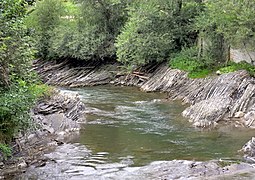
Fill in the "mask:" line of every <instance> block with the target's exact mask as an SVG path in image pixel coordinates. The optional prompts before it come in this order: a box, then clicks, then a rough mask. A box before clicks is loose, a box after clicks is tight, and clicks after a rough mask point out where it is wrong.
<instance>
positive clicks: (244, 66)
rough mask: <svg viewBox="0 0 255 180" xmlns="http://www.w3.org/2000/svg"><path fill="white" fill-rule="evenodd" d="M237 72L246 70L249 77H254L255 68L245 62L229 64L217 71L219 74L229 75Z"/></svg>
mask: <svg viewBox="0 0 255 180" xmlns="http://www.w3.org/2000/svg"><path fill="white" fill-rule="evenodd" d="M238 70H246V71H248V72H249V73H250V75H251V76H253V77H254V76H255V66H254V65H251V64H249V63H247V62H245V61H242V62H239V63H235V62H229V63H228V64H227V65H225V66H223V67H222V68H220V69H219V71H220V72H221V73H230V72H235V71H238Z"/></svg>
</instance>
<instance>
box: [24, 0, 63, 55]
mask: <svg viewBox="0 0 255 180" xmlns="http://www.w3.org/2000/svg"><path fill="white" fill-rule="evenodd" d="M63 13H64V11H63V4H62V0H43V1H38V2H37V3H36V8H35V11H33V12H32V13H31V15H30V16H29V18H28V20H27V21H26V24H27V25H28V26H30V27H31V28H35V30H36V34H35V35H36V36H35V37H36V39H37V49H38V55H39V56H41V57H43V58H49V57H51V54H50V46H51V37H52V34H53V30H54V29H55V28H56V27H57V26H58V25H59V23H60V18H61V15H62V14H63Z"/></svg>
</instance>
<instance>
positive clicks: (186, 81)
mask: <svg viewBox="0 0 255 180" xmlns="http://www.w3.org/2000/svg"><path fill="white" fill-rule="evenodd" d="M34 69H35V70H36V71H37V72H38V73H39V75H40V76H41V77H42V78H43V80H44V82H45V83H47V84H51V85H56V86H69V87H82V86H94V85H103V84H114V85H125V86H137V87H140V88H141V90H142V91H146V92H153V91H160V92H165V93H167V94H168V97H169V99H171V100H177V99H179V100H182V102H183V103H184V104H189V105H190V106H189V107H188V108H187V109H185V110H184V111H183V116H185V117H187V118H188V119H189V121H190V122H192V123H193V125H194V126H196V127H201V128H211V127H215V126H217V124H219V123H227V124H231V125H233V126H242V127H247V128H255V105H254V104H255V98H254V97H255V91H254V90H255V78H254V77H251V76H250V75H249V74H248V72H246V71H237V72H233V73H229V74H222V75H216V74H215V75H214V76H210V77H207V78H203V79H190V78H188V76H187V73H186V72H183V71H180V70H176V69H170V68H169V67H168V66H167V65H166V64H150V65H148V66H144V67H140V68H137V69H136V70H134V71H133V72H132V73H128V74H127V73H125V72H122V71H121V68H120V67H119V64H117V63H116V62H113V63H108V64H105V63H100V62H97V63H83V64H82V66H81V64H79V63H77V64H76V63H75V62H70V61H68V60H64V61H62V62H60V63H59V62H54V61H51V62H49V61H48V62H44V61H40V60H38V61H35V63H34ZM241 151H242V152H243V153H244V154H245V159H246V160H247V161H249V162H252V163H254V162H255V161H254V156H255V153H254V152H255V145H254V139H252V140H250V141H249V142H248V143H247V144H246V145H245V146H244V147H243V148H242V150H241Z"/></svg>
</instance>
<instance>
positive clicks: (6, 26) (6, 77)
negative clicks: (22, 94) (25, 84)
mask: <svg viewBox="0 0 255 180" xmlns="http://www.w3.org/2000/svg"><path fill="white" fill-rule="evenodd" d="M22 3H23V1H20V0H5V1H2V2H0V7H1V8H0V9H1V11H2V14H1V15H0V24H1V26H0V86H9V85H10V83H11V75H12V76H16V77H19V78H24V79H25V78H26V76H28V74H29V73H28V72H29V66H30V65H31V64H30V63H31V59H32V58H33V56H32V55H33V53H34V49H33V48H32V43H33V41H32V40H31V38H30V37H29V36H28V34H27V31H26V28H25V26H24V23H23V17H24V15H25V8H24V7H23V6H22Z"/></svg>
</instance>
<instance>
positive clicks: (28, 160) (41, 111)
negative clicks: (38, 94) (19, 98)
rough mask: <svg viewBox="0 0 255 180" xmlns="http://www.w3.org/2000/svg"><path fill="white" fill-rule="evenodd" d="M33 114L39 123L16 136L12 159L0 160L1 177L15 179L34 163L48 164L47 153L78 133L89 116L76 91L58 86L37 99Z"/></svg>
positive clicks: (34, 120) (34, 121) (36, 122)
mask: <svg viewBox="0 0 255 180" xmlns="http://www.w3.org/2000/svg"><path fill="white" fill-rule="evenodd" d="M31 117H32V119H33V124H34V125H35V126H36V127H34V128H31V129H30V130H29V131H28V132H24V133H23V134H19V135H18V136H17V137H16V142H15V143H14V147H13V150H14V154H13V158H12V159H9V160H8V161H7V162H5V163H3V162H1V160H0V179H1V178H10V179H12V178H13V175H15V174H17V173H19V172H22V171H23V170H25V169H26V168H27V167H28V166H31V165H34V166H36V167H40V166H44V165H45V163H46V162H47V161H49V160H48V159H45V157H44V156H43V155H44V153H47V152H49V151H52V150H53V149H55V148H56V147H57V146H59V145H61V144H64V143H66V142H69V141H70V140H71V139H72V138H75V136H77V135H78V133H79V129H80V124H81V123H84V122H85V120H86V119H85V105H84V104H83V103H82V102H81V101H80V99H79V97H78V95H77V94H76V93H67V92H62V91H57V90H54V91H53V92H52V95H51V96H49V97H46V98H45V99H41V100H40V101H39V102H37V104H36V105H35V107H34V108H33V109H32V110H31Z"/></svg>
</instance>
